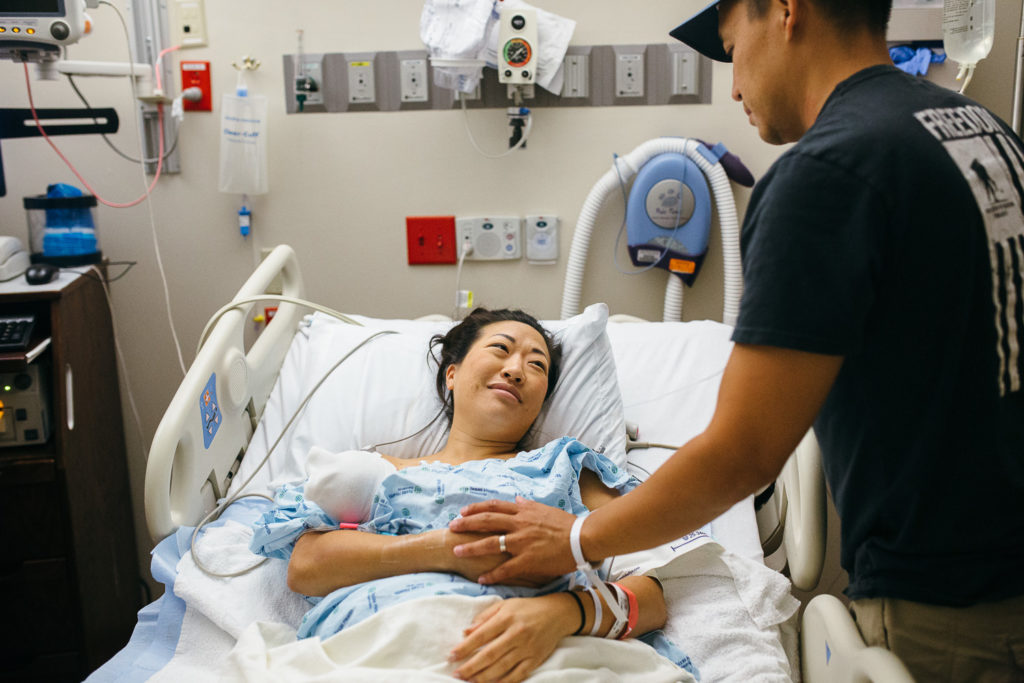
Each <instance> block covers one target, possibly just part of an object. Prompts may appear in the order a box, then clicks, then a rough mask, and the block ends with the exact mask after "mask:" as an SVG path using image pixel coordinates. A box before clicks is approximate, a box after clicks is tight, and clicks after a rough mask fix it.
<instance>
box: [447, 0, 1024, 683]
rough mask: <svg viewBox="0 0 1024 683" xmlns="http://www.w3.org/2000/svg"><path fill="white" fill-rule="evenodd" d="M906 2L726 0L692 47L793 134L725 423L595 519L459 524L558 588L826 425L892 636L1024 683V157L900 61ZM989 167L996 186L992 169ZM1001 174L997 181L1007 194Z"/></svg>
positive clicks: (731, 374)
mask: <svg viewBox="0 0 1024 683" xmlns="http://www.w3.org/2000/svg"><path fill="white" fill-rule="evenodd" d="M890 9H891V2H890V1H889V0H723V1H722V2H714V3H711V4H710V5H709V6H708V7H707V8H706V9H705V10H704V11H702V12H700V13H699V14H697V15H695V16H694V17H693V18H692V19H691V20H689V21H687V22H686V23H684V24H683V25H681V26H680V27H678V28H677V29H676V30H674V31H673V32H672V35H673V36H675V37H677V38H679V39H680V40H682V41H683V42H686V43H688V44H689V45H691V46H692V47H694V48H695V49H697V50H698V51H700V52H701V53H703V54H705V55H706V56H708V57H710V58H712V59H716V60H718V61H726V62H728V61H731V62H732V63H733V98H734V99H736V100H737V101H739V102H741V103H742V105H743V107H744V111H745V113H746V114H747V116H748V117H749V120H750V123H751V124H752V125H754V126H756V127H757V129H758V132H759V134H760V135H761V137H762V138H763V139H764V140H765V141H767V142H770V143H772V144H781V143H791V142H796V143H797V144H796V145H795V146H793V147H792V148H791V149H789V150H788V151H787V152H786V153H784V154H783V155H782V156H781V157H780V158H779V159H778V161H776V163H775V164H774V165H773V166H772V167H771V168H770V169H769V171H768V173H767V174H766V175H765V177H764V178H763V179H762V180H761V181H760V182H759V183H758V185H757V187H755V189H754V192H753V195H752V196H751V201H750V204H749V207H748V210H747V214H746V217H745V221H744V228H743V233H742V249H743V262H744V263H743V265H744V279H745V291H744V295H743V299H742V302H741V307H740V315H739V320H738V323H737V326H736V329H735V332H734V336H733V339H734V341H735V342H736V345H735V348H734V350H733V353H732V356H731V358H730V360H729V363H728V365H727V367H726V370H725V373H724V375H723V378H722V383H721V389H720V393H719V398H718V404H717V407H716V412H715V416H714V418H713V419H712V422H711V424H710V426H709V427H708V429H707V430H706V431H705V432H704V433H703V434H701V435H700V436H698V437H696V438H694V439H693V440H691V441H690V442H689V443H687V444H685V445H684V446H683V447H682V448H681V449H680V450H679V451H677V452H676V454H675V455H674V456H673V457H672V458H671V459H670V460H668V461H667V462H666V463H665V464H664V465H663V466H662V467H661V468H660V469H659V470H658V471H657V472H655V473H654V474H653V475H652V476H651V477H650V479H648V480H647V481H646V482H645V483H644V484H642V485H641V486H640V487H638V488H637V490H636V491H635V492H633V493H631V494H629V495H625V496H622V497H621V498H619V499H616V500H613V501H611V502H610V503H609V504H607V505H606V506H603V507H602V508H601V509H599V510H597V511H595V512H594V513H593V514H592V515H590V516H589V517H587V518H586V519H585V521H583V520H582V519H580V518H577V517H575V516H573V515H571V514H568V513H566V512H563V511H557V510H551V509H550V508H545V507H544V506H542V505H540V504H536V503H532V502H527V501H521V502H517V503H507V502H491V503H483V504H477V505H471V506H468V507H467V508H466V509H464V510H463V514H464V515H465V516H464V517H460V518H458V519H456V520H454V521H453V522H452V524H451V525H450V528H451V529H452V530H455V531H457V532H459V533H468V532H489V533H492V534H495V535H494V536H492V537H491V538H487V539H482V540H479V541H475V542H471V543H467V544H464V545H462V546H459V547H456V549H455V552H456V555H457V556H458V557H477V556H487V555H490V556H493V554H494V552H495V550H496V549H497V547H496V544H497V539H498V538H499V536H498V534H500V535H501V536H500V538H502V539H503V540H504V543H503V546H504V548H503V549H504V550H505V551H506V553H505V554H503V556H505V555H507V554H512V555H513V558H512V559H510V560H508V561H507V562H505V563H504V564H502V565H501V566H499V567H498V568H497V569H495V570H493V571H490V572H487V573H486V574H485V575H484V576H483V577H482V578H481V580H482V581H484V582H486V583H490V582H501V581H507V580H509V579H511V578H513V577H516V576H521V575H536V574H538V573H542V574H548V575H554V574H558V573H561V572H565V571H570V570H571V569H572V568H573V567H574V566H576V560H574V559H573V557H574V555H573V553H572V552H571V543H572V541H573V539H574V538H575V539H577V543H578V547H580V548H581V550H582V555H583V557H584V558H585V559H586V560H587V561H597V560H600V559H602V558H605V557H609V556H612V555H617V554H622V553H626V552H631V551H635V550H639V549H643V548H649V547H652V546H655V545H657V544H660V543H664V542H666V541H668V540H671V539H673V538H676V537H679V536H681V535H683V534H685V533H687V532H689V531H691V530H693V529H696V528H699V527H700V526H701V525H702V524H705V523H706V522H708V521H709V520H711V519H713V518H715V517H716V516H717V515H719V514H720V513H721V512H723V511H724V510H726V509H728V508H729V507H730V506H731V505H732V504H734V503H735V502H737V501H739V500H742V499H743V498H745V497H746V496H749V495H750V494H751V493H753V492H755V491H757V490H759V489H761V488H763V487H764V486H765V485H767V484H768V483H769V482H771V481H772V480H774V479H775V478H776V477H777V476H778V474H779V472H780V471H781V469H782V466H783V464H784V463H785V462H786V460H787V458H788V457H789V455H790V453H792V451H793V449H794V448H795V447H796V445H797V444H798V442H799V441H800V439H801V438H802V437H803V435H804V433H805V432H806V431H807V429H808V428H809V427H811V426H812V423H813V425H814V427H815V432H816V434H817V436H818V439H819V441H820V442H821V445H822V451H823V454H824V467H825V474H826V477H827V479H828V482H829V486H830V488H831V491H832V495H833V499H834V500H835V503H836V507H837V510H838V512H839V515H840V518H841V520H842V557H841V562H842V565H843V567H844V569H845V570H846V571H847V572H848V574H849V577H850V585H849V587H848V588H847V594H848V595H849V597H850V598H851V599H852V601H853V602H852V612H853V614H854V617H855V619H856V621H857V623H858V627H859V628H860V630H861V633H862V635H863V636H864V639H865V640H866V642H867V643H868V644H869V645H878V646H882V647H886V648H888V649H889V650H891V651H892V652H894V653H895V654H896V655H898V656H899V657H900V658H901V659H902V660H903V662H904V663H905V664H906V665H907V666H908V668H909V669H910V671H911V672H912V673H913V674H914V675H915V676H916V677H918V678H919V679H920V680H928V681H940V680H955V681H1020V680H1024V505H1022V503H1021V501H1022V500H1024V391H1022V383H1024V304H1022V302H1024V282H1022V273H1024V213H1022V207H1024V146H1022V144H1021V142H1020V140H1019V139H1018V138H1017V137H1016V135H1014V133H1013V132H1012V131H1011V130H1010V129H1009V127H1008V126H1006V125H1005V124H1004V123H1003V122H1001V121H999V120H998V118H997V117H995V116H994V115H993V114H992V113H991V112H989V111H988V110H987V109H985V108H984V107H981V106H979V105H978V104H976V103H974V102H972V101H971V100H969V99H967V98H965V97H963V96H960V95H958V94H956V93H953V92H952V91H949V90H945V89H943V88H940V87H938V86H935V85H933V84H930V83H928V82H926V81H922V80H919V79H915V78H913V77H911V76H908V75H906V74H904V73H902V72H900V71H899V70H897V69H895V68H894V67H893V66H892V64H891V61H890V58H889V55H888V51H887V44H886V27H887V22H888V18H889V14H890ZM979 168H980V169H983V170H984V171H985V174H984V176H985V177H984V178H982V177H981V175H979V171H978V169H979ZM993 184H994V186H995V188H994V191H993Z"/></svg>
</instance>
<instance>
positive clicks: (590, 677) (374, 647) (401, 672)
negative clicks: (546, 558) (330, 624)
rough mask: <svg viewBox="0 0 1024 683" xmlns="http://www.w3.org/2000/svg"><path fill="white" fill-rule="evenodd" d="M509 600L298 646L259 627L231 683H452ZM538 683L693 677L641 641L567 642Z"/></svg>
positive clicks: (279, 628) (243, 647) (277, 630)
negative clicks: (471, 637) (483, 617)
mask: <svg viewBox="0 0 1024 683" xmlns="http://www.w3.org/2000/svg"><path fill="white" fill-rule="evenodd" d="M500 599H501V598H497V597H493V596H489V597H481V598H470V597H466V596H461V595H449V596H437V597H429V598H422V599H420V600H415V601H412V602H406V603H402V604H400V605H395V606H393V607H390V608H388V609H387V610H384V611H382V612H380V613H378V614H375V615H374V616H372V617H370V618H369V619H367V620H366V621H364V622H361V623H359V624H357V625H356V626H354V627H352V628H349V629H345V630H344V631H342V632H340V633H338V634H336V635H334V636H331V637H330V638H327V639H326V640H324V641H323V642H320V641H319V640H317V639H315V638H307V639H305V640H301V641H296V640H295V630H294V629H292V628H290V627H288V626H285V625H283V624H253V626H251V627H250V628H249V629H248V630H246V632H245V633H243V634H242V638H241V639H240V640H239V641H238V644H237V645H236V646H235V648H234V650H232V652H231V655H230V657H229V668H228V672H227V674H226V675H225V677H224V680H225V681H246V682H247V683H263V682H266V683H273V682H276V681H337V680H344V681H358V682H364V681H365V683H375V682H376V681H451V680H452V677H451V674H452V672H453V671H454V670H455V669H456V668H457V666H458V664H453V663H449V662H448V661H447V659H446V657H447V654H448V652H449V651H450V650H451V649H452V648H453V647H454V646H455V645H456V644H458V643H459V641H461V640H462V637H463V636H462V630H463V629H464V628H465V627H466V626H467V625H468V624H470V623H471V622H472V620H473V618H474V617H475V616H476V615H477V614H478V613H479V612H481V611H482V610H484V609H486V608H487V607H488V606H490V605H491V604H492V603H494V602H495V601H498V600H500ZM529 680H530V681H534V682H536V683H544V682H550V683H561V682H563V681H565V682H570V683H573V682H579V683H589V682H594V681H596V682H601V681H608V682H609V683H611V682H613V681H622V682H623V683H631V682H633V683H676V682H684V683H688V682H691V681H694V678H693V677H692V676H691V675H690V674H689V673H688V672H686V671H683V670H682V669H679V668H678V667H676V666H675V665H674V664H672V663H671V662H669V661H668V660H667V659H665V658H663V657H662V656H661V655H659V654H658V653H656V652H655V651H654V649H653V648H651V647H649V646H647V645H645V644H644V643H641V642H639V641H636V640H629V641H625V642H622V641H616V640H605V639H603V638H590V637H569V638H565V639H564V640H563V641H562V642H561V643H560V644H559V646H558V648H556V649H555V652H554V653H553V654H552V655H551V657H549V658H548V659H547V661H545V662H544V664H543V665H542V666H540V667H539V668H538V669H536V670H535V671H534V673H533V675H532V676H531V677H530V678H529Z"/></svg>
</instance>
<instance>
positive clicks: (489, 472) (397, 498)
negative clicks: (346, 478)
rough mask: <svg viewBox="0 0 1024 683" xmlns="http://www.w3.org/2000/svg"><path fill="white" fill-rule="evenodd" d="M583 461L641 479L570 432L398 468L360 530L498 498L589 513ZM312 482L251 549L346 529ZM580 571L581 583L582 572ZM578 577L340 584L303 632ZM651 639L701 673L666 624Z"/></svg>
mask: <svg viewBox="0 0 1024 683" xmlns="http://www.w3.org/2000/svg"><path fill="white" fill-rule="evenodd" d="M583 468H587V469H589V470H591V471H593V472H594V473H595V474H597V476H598V477H599V478H600V480H601V482H602V483H604V484H605V486H608V487H609V488H613V489H616V490H618V491H619V492H620V493H627V492H628V491H631V490H632V489H633V488H635V487H636V486H637V485H639V483H640V482H639V481H638V480H637V479H636V478H635V477H633V476H631V475H630V474H629V473H627V472H626V471H625V470H623V469H622V468H620V467H618V466H617V465H616V464H615V463H613V462H612V461H611V460H610V459H609V458H607V457H606V456H604V455H602V454H600V453H597V452H596V451H592V450H590V449H589V448H587V447H586V446H584V445H583V444H581V443H580V442H579V441H577V440H575V439H573V438H570V437H564V438H561V439H558V440H556V441H552V442H550V443H548V444H547V445H546V446H544V447H543V448H539V449H537V450H533V451H529V452H520V453H518V454H517V455H515V456H514V457H512V458H509V459H507V460H502V459H488V460H473V461H470V462H466V463H463V464H461V465H448V464H445V463H441V462H433V463H426V464H422V465H416V466H412V467H407V468H403V469H400V470H397V471H396V472H394V473H392V474H390V475H388V476H386V477H385V478H384V479H383V481H382V482H381V483H380V485H379V487H378V489H377V492H376V493H375V494H374V497H373V503H372V506H371V510H370V519H369V521H366V522H363V523H362V524H360V526H359V529H360V530H361V531H367V532H372V533H380V534H394V535H401V534H417V533H421V532H424V531H430V530H432V529H443V528H447V526H448V522H450V521H451V520H453V519H455V517H456V516H458V514H459V510H461V509H462V508H463V507H464V506H466V505H468V504H470V503H475V502H480V501H485V500H490V499H492V498H496V499H501V500H508V501H512V500H515V498H516V496H522V497H523V498H527V499H529V500H534V501H537V502H540V503H544V504H546V505H550V506H552V507H557V508H561V509H563V510H566V511H567V512H570V513H572V514H574V515H579V514H583V513H585V512H587V508H586V506H585V505H584V504H583V501H582V499H581V497H580V488H579V477H580V472H581V471H582V470H583ZM303 486H304V484H298V485H286V486H283V487H281V488H280V489H279V490H278V492H277V494H276V495H275V503H276V505H275V507H274V508H272V509H271V510H269V511H268V512H266V513H264V514H263V516H262V517H261V518H260V519H259V520H258V521H257V522H256V523H255V524H254V527H253V528H254V535H253V539H252V543H251V546H250V547H251V549H252V551H253V552H255V553H258V554H260V555H266V556H268V557H277V558H282V559H288V558H289V557H290V556H291V553H292V550H293V548H294V546H295V541H296V540H297V539H298V538H299V536H301V535H302V534H303V533H305V532H306V531H309V530H318V529H322V530H327V529H336V528H337V525H338V520H334V519H332V518H331V517H330V516H329V515H327V513H325V512H324V511H323V510H322V509H320V507H319V506H317V505H316V504H315V503H313V502H312V501H309V500H307V499H306V498H305V497H304V496H303ZM575 578H576V579H577V580H582V574H578V576H576V577H575ZM569 584H570V579H569V578H568V577H563V578H562V579H559V580H556V581H554V582H552V583H551V584H548V585H547V586H545V587H543V588H542V589H534V588H526V587H517V586H503V585H487V586H485V585H481V584H478V583H476V582H475V581H471V580H469V579H467V578H465V577H463V576H461V575H458V574H450V573H439V572H418V573H414V574H403V575H400V576H393V577H388V578H382V579H375V580H373V581H367V582H364V583H359V584H355V585H352V586H345V587H342V588H339V589H337V590H335V591H334V592H332V593H330V594H328V595H327V596H325V597H322V598H320V597H307V598H306V599H307V600H308V601H309V602H310V603H312V604H313V608H312V609H311V610H309V612H307V613H306V615H305V616H304V617H303V619H302V623H301V624H300V626H299V629H298V637H299V638H306V637H310V636H320V637H322V638H326V637H328V636H331V635H333V634H335V633H337V632H338V631H340V630H342V629H343V628H346V627H348V626H353V625H355V624H357V623H359V622H361V621H363V620H364V619H366V618H368V617H370V616H372V615H373V614H376V613H377V612H379V611H381V610H383V609H385V608H386V607H389V606H390V605H394V604H398V603H400V602H407V601H409V600H415V599H417V598H421V597H426V596H432V595H466V596H471V597H472V596H483V595H498V596H500V597H502V598H512V597H531V596H536V595H541V594H545V593H552V592H555V591H562V590H566V589H568V587H569ZM642 640H644V641H645V642H648V643H649V644H651V645H652V646H653V647H654V648H655V649H656V650H658V652H660V653H661V654H662V655H664V656H666V657H667V658H668V659H670V660H671V661H673V662H675V663H676V664H677V665H679V666H682V667H683V668H685V669H687V670H690V671H691V672H693V673H695V671H693V667H692V664H691V663H690V660H689V658H688V657H687V656H686V655H685V654H683V653H682V652H681V651H680V650H679V649H678V648H676V647H675V646H674V645H673V644H672V643H671V642H670V641H669V640H668V639H667V638H665V637H664V635H663V634H662V633H661V632H660V631H654V632H652V634H648V635H646V636H644V637H643V638H642Z"/></svg>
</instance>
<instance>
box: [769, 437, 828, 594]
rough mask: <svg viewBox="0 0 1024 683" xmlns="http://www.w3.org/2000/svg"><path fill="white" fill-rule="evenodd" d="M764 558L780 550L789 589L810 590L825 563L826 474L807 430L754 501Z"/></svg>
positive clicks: (815, 443)
mask: <svg viewBox="0 0 1024 683" xmlns="http://www.w3.org/2000/svg"><path fill="white" fill-rule="evenodd" d="M754 509H755V510H756V513H757V527H758V532H759V533H760V535H761V548H762V550H763V551H764V554H765V557H768V556H769V555H771V554H773V553H774V552H775V551H776V550H778V549H779V547H780V546H783V547H784V550H785V556H786V560H787V562H788V566H789V578H790V580H791V581H792V582H793V585H794V586H795V587H796V588H798V589H800V590H803V591H810V590H813V589H814V588H815V586H817V585H818V581H819V580H820V578H821V571H822V568H823V566H824V564H825V539H826V532H827V531H828V520H827V517H826V513H827V510H826V498H825V475H824V472H823V470H822V465H821V448H820V447H819V446H818V440H817V438H816V437H815V436H814V430H813V429H810V430H808V431H807V434H805V435H804V438H803V439H802V440H801V441H800V443H799V445H797V447H796V450H794V451H793V454H792V455H790V457H789V460H787V461H786V465H785V467H783V468H782V472H781V473H780V474H779V477H778V479H776V480H775V482H774V483H773V485H772V486H770V487H768V488H766V489H765V490H764V491H762V492H761V493H759V494H757V496H755V498H754Z"/></svg>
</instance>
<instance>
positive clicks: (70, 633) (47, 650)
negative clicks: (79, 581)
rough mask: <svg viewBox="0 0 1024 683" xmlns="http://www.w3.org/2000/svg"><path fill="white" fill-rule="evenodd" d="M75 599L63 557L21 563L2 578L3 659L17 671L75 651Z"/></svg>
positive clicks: (0, 639)
mask: <svg viewBox="0 0 1024 683" xmlns="http://www.w3.org/2000/svg"><path fill="white" fill-rule="evenodd" d="M74 597H75V596H74V594H73V591H72V588H71V582H70V580H69V577H68V568H67V562H66V561H65V560H64V559H62V558H58V559H50V560H33V561H29V562H23V563H22V564H21V565H20V566H19V567H17V568H16V569H14V570H12V571H6V572H4V573H3V574H0V604H3V605H4V618H3V619H2V620H0V661H3V662H10V663H11V668H12V669H14V670H17V669H18V668H21V667H23V666H27V665H29V664H30V663H32V662H33V661H34V660H36V659H38V658H41V657H43V656H44V655H47V656H51V655H57V654H60V653H69V652H75V651H77V650H78V649H79V639H80V636H79V629H78V623H77V615H76V614H75V610H74V607H73V605H74V604H75V600H74ZM51 658H52V657H51Z"/></svg>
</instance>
